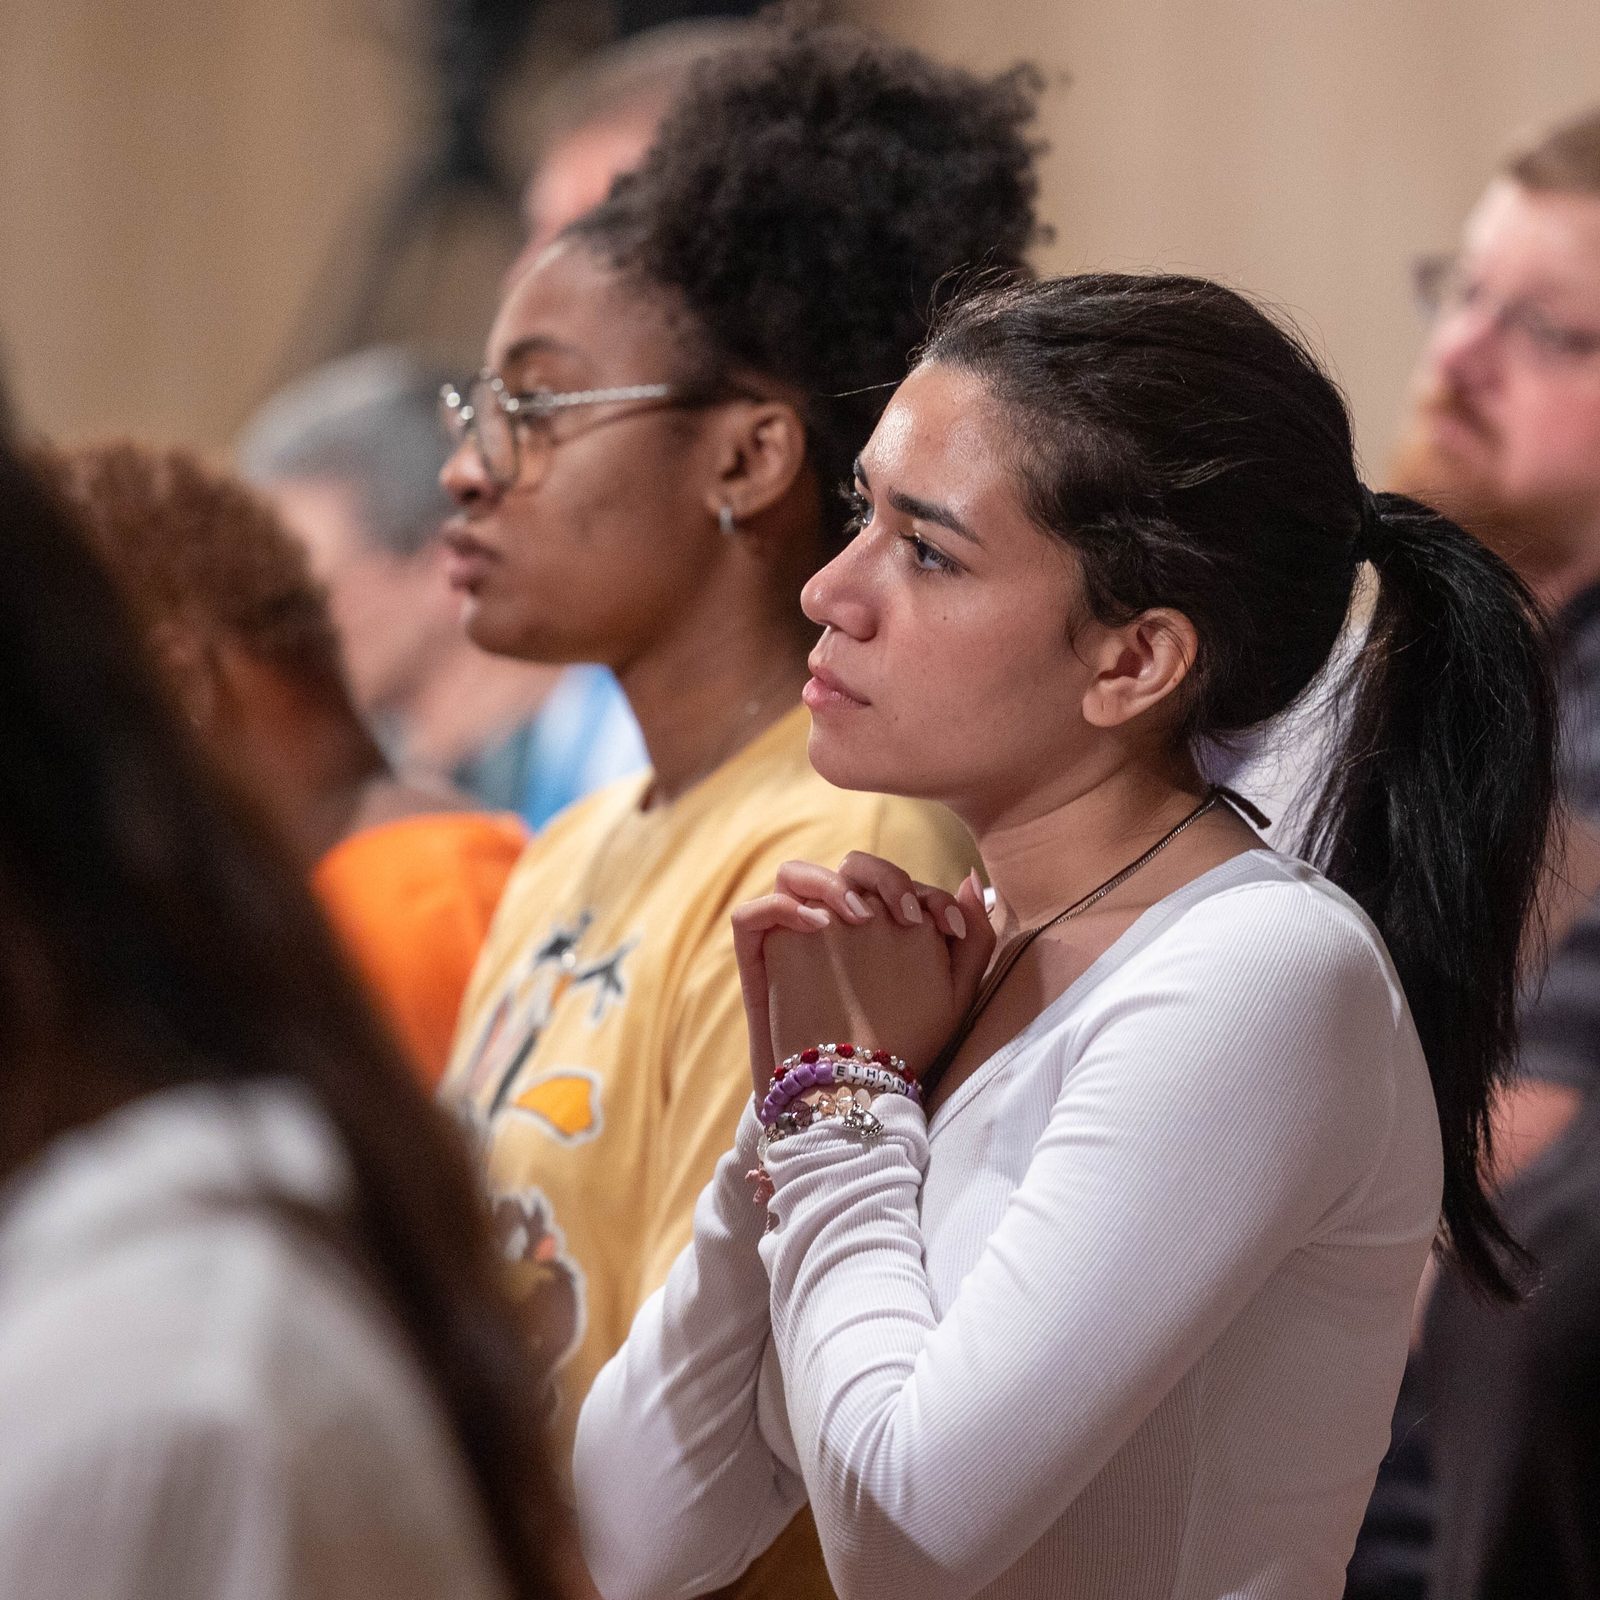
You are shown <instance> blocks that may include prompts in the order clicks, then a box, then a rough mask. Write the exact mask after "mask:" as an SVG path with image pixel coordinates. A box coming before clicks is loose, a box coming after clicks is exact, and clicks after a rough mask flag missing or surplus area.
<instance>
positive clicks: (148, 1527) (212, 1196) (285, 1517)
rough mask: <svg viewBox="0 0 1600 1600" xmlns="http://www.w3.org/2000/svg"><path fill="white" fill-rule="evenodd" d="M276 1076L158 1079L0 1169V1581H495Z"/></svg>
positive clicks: (180, 1595)
mask: <svg viewBox="0 0 1600 1600" xmlns="http://www.w3.org/2000/svg"><path fill="white" fill-rule="evenodd" d="M348 1192H349V1172H348V1168H347V1166H346V1163H345V1158H344V1156H343V1153H342V1151H341V1149H340V1147H339V1145H338V1143H337V1140H336V1138H335V1136H334V1133H333V1130H332V1128H331V1127H330V1125H329V1124H328V1122H327V1120H326V1118H325V1117H324V1116H323V1115H322V1113H321V1112H320V1111H319V1110H318V1109H317V1108H316V1106H315V1105H314V1104H313V1103H312V1102H311V1100H310V1099H309V1097H308V1096H307V1095H305V1094H304V1092H303V1091H301V1090H300V1089H298V1088H296V1087H295V1086H293V1085H291V1084H289V1083H287V1082H282V1083H255V1084H248V1085H238V1086H235V1087H231V1088H230V1087H226V1086H223V1085H210V1086H207V1085H195V1086H191V1087H183V1088H172V1089H166V1090H163V1091H161V1092H159V1093H156V1094H151V1095H149V1096H147V1097H145V1098H143V1099H140V1100H137V1101H135V1102H134V1103H132V1104H131V1105H128V1106H126V1107H124V1108H123V1109H121V1110H119V1111H115V1112H113V1113H111V1114H110V1115H109V1116H106V1117H105V1118H103V1119H102V1120H101V1121H99V1122H97V1123H94V1124H93V1125H91V1126H89V1127H86V1128H84V1129H83V1130H81V1131H79V1132H77V1133H73V1134H69V1135H67V1136H65V1137H63V1138H61V1139H59V1140H57V1141H56V1143H55V1144H54V1145H52V1146H51V1147H50V1149H49V1150H48V1151H46V1153H45V1154H43V1155H41V1156H40V1157H38V1158H37V1159H36V1160H35V1161H34V1162H33V1163H32V1164H31V1165H29V1166H28V1167H26V1168H24V1169H23V1170H22V1171H21V1172H19V1173H18V1174H17V1175H16V1177H15V1178H13V1179H12V1180H11V1182H10V1183H9V1184H7V1185H6V1186H5V1188H4V1189H0V1595H4V1596H6V1597H7V1600H11V1597H18V1600H21V1597H23V1596H26V1597H27V1600H498V1597H500V1596H503V1594H504V1592H505V1584H504V1582H503V1581H502V1579H501V1576H500V1574H499V1572H498V1569H497V1564H496V1563H495V1561H494V1558H493V1553H492V1551H491V1548H490V1545H489V1538H488V1530H487V1528H486V1526H485V1525H484V1522H483V1519H482V1517H481V1515H480V1513H479V1508H478V1504H477V1500H476V1497H475V1495H474V1493H473V1491H472V1488H471V1486H470V1483H469V1481H468V1477H467V1470H466V1465H465V1463H464V1461H463V1460H462V1459H461V1456H460V1453H459V1451H458V1449H457V1448H456V1444H455V1441H454V1438H453V1437H452V1435H451V1434H450V1432H449V1429H448V1426H447V1424H446V1421H445V1418H444V1416H443V1413H442V1411H441V1409H440V1407H439V1405H438V1403H437V1401H436V1400H435V1398H434V1395H433V1392H432V1390H431V1388H430V1387H429V1386H428V1384H427V1383H426V1381H425V1379H424V1377H423V1374H422V1372H421V1371H420V1369H419V1368H418V1366H417V1363H416V1360H415V1359H414V1357H413V1356H412V1355H411V1353H410V1351H409V1349H408V1348H407V1346H406V1345H405V1342H404V1340H403V1338H402V1336H401V1334H400V1331H399V1329H398V1328H397V1327H396V1326H395V1325H394V1323H393V1319H392V1318H391V1317H390V1316H389V1314H388V1312H387V1310H386V1308H385V1307H384V1306H383V1305H381V1304H380V1302H379V1300H378V1298H377V1296H376V1295H375V1293H374V1292H373V1290H372V1289H371V1288H370V1287H369V1286H368V1285H367V1284H366V1283H364V1282H363V1281H361V1280H360V1279H359V1278H358V1276H357V1273H356V1271H355V1269H354V1268H353V1267H352V1266H350V1265H348V1264H346V1263H345V1262H344V1261H343V1259H342V1258H340V1257H338V1256H336V1255H335V1253H334V1251H333V1250H332V1249H331V1248H329V1247H326V1246H324V1245H322V1244H320V1243H318V1242H317V1241H316V1240H315V1238H314V1237H313V1235H312V1233H311V1232H310V1231H309V1230H307V1229H306V1228H304V1227H301V1226H299V1225H297V1224H296V1223H295V1222H294V1221H293V1220H292V1219H291V1218H290V1217H289V1216H288V1215H287V1214H286V1211H285V1209H284V1207H283V1206H275V1205H273V1204H270V1203H268V1197H278V1198H280V1199H281V1200H283V1201H285V1202H290V1203H296V1204H300V1205H304V1206H307V1207H310V1208H313V1209H315V1210H318V1211H320V1210H322V1209H324V1208H328V1207H331V1206H335V1205H337V1204H339V1203H340V1202H342V1201H343V1200H344V1199H345V1198H346V1197H347V1195H348Z"/></svg>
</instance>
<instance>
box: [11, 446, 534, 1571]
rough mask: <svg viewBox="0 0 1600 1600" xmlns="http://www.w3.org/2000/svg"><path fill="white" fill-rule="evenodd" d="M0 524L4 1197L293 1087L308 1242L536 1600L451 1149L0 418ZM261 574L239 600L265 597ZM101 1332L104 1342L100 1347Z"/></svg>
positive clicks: (503, 1336) (514, 1428)
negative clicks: (398, 1346) (312, 1177)
mask: <svg viewBox="0 0 1600 1600" xmlns="http://www.w3.org/2000/svg"><path fill="white" fill-rule="evenodd" d="M0 528H3V533H4V540H5V547H6V552H7V560H8V580H9V581H8V582H7V583H6V584H5V585H3V586H0V673H3V674H4V678H5V682H6V685H7V688H8V705H9V706H10V710H11V715H10V718H9V720H8V722H7V741H6V760H5V762H4V763H0V1095H3V1097H4V1101H5V1106H6V1112H5V1116H4V1117H3V1118H0V1183H3V1182H5V1180H7V1179H9V1178H10V1177H12V1176H13V1175H14V1174H15V1173H17V1172H18V1171H19V1170H20V1169H21V1168H22V1167H24V1166H25V1165H27V1164H28V1163H29V1162H30V1161H31V1160H32V1159H33V1158H35V1157H37V1156H39V1155H40V1154H41V1153H42V1152H44V1151H45V1150H46V1149H48V1148H49V1147H50V1146H51V1145H52V1144H53V1143H54V1141H55V1140H57V1139H58V1138H60V1137H61V1136H63V1135H66V1134H68V1133H71V1132H73V1131H74V1130H77V1129H80V1128H84V1127H86V1126H88V1125H89V1124H91V1123H94V1122H96V1121H97V1120H98V1119H100V1118H101V1117H102V1116H104V1115H105V1114H107V1113H108V1112H111V1111H113V1110H116V1109H117V1108H119V1107H121V1106H123V1105H126V1104H128V1103H130V1102H133V1101H135V1100H138V1099H140V1098H141V1097H143V1096H146V1095H150V1094H153V1093H155V1092H157V1091H160V1090H163V1089H166V1088H169V1087H173V1086H177V1085H183V1084H200V1083H209V1084H244V1083H257V1082H264V1081H267V1080H287V1081H288V1082H289V1083H291V1084H292V1085H294V1086H296V1088H297V1089H298V1091H300V1092H303V1093H304V1094H305V1095H306V1096H307V1097H309V1099H310V1101H311V1102H312V1104H314V1106H315V1107H316V1109H317V1110H318V1112H320V1113H321V1115H322V1116H324V1117H325V1118H326V1120H327V1122H328V1123H329V1124H330V1126H331V1128H332V1130H333V1133H334V1135H335V1137H336V1140H337V1143H338V1146H339V1148H340V1150H341V1152H342V1154H343V1156H344V1158H345V1160H346V1162H347V1164H348V1169H349V1185H348V1195H347V1197H346V1198H345V1199H344V1200H343V1201H342V1202H341V1203H340V1204H339V1205H338V1207H337V1208H336V1210H335V1209H334V1208H330V1211H329V1214H328V1215H327V1216H325V1217H314V1218H307V1219H305V1222H304V1223H303V1224H302V1225H310V1226H311V1227H312V1232H313V1233H316V1232H317V1230H318V1229H319V1228H321V1229H323V1230H324V1231H323V1232H321V1233H318V1236H319V1237H322V1238H323V1239H324V1241H325V1242H326V1243H329V1244H333V1245H335V1247H336V1248H337V1249H342V1250H343V1251H345V1252H346V1253H347V1255H348V1256H349V1258H350V1260H351V1263H352V1265H353V1267H354V1269H355V1272H354V1276H353V1278H352V1279H351V1280H350V1281H351V1282H352V1283H360V1284H369V1285H370V1286H371V1288H372V1290H373V1291H375V1293H376V1295H377V1297H378V1301H379V1303H380V1305H381V1308H382V1310H383V1313H384V1314H385V1315H389V1316H392V1317H393V1319H394V1321H395V1323H396V1324H397V1325H398V1327H399V1330H400V1332H401V1334H402V1336H403V1338H404V1341H405V1344H406V1348H407V1349H408V1350H409V1351H410V1352H411V1353H412V1354H413V1355H414V1356H415V1359H416V1362H417V1364H418V1367H419V1368H420V1371H421V1373H422V1375H423V1377H424V1378H425V1380H426V1382H427V1384H428V1385H429V1387H430V1389H431V1390H432V1392H433V1394H434V1395H435V1396H436V1399H437V1402H438V1416H439V1418H440V1423H441V1426H442V1427H443V1428H445V1429H446V1430H447V1431H448V1433H449V1435H450V1437H451V1438H452V1439H453V1441H454V1444H455V1446H456V1447H457V1448H458V1450H459V1452H460V1455H461V1457H462V1459H463V1460H464V1462H465V1464H466V1467H467V1470H468V1473H469V1481H470V1482H471V1484H472V1487H473V1489H474V1490H475V1493H476V1498H477V1501H478V1504H479V1505H480V1507H481V1510H482V1514H483V1525H484V1527H485V1530H486V1533H487V1536H488V1538H489V1540H490V1543H491V1548H492V1550H493V1552H494V1554H495V1556H496V1557H497V1558H498V1564H499V1566H500V1568H501V1570H502V1571H503V1573H504V1574H505V1577H506V1580H507V1583H508V1591H507V1592H508V1593H511V1594H514V1595H517V1596H523V1597H529V1600H531V1597H534V1596H545V1595H548V1594H550V1593H552V1584H551V1582H550V1579H549V1576H548V1572H549V1555H548V1526H549V1524H548V1519H549V1516H550V1501H549V1500H548V1498H546V1497H545V1494H544V1477H543V1471H542V1466H541V1462H542V1455H543V1452H542V1448H541V1446H540V1443H539V1435H538V1432H537V1429H536V1427H535V1424H534V1420H533V1419H534V1403H533V1396H532V1395H531V1394H530V1393H529V1392H528V1385H529V1383H530V1382H531V1380H532V1374H531V1373H529V1372H528V1371H527V1365H526V1361H525V1357H524V1355H523V1352H522V1350H521V1346H520V1335H519V1334H518V1333H517V1331H516V1329H515V1326H514V1324H513V1322H512V1320H511V1318H510V1315H509V1313H508V1312H507V1310H506V1308H505V1306H504V1304H503V1301H502V1299H501V1295H500V1290H499V1286H498V1279H497V1276H496V1268H495V1265H494V1260H493V1256H492V1253H491V1251H490V1248H489V1245H488V1240H487V1235H486V1231H485V1227H484V1218H483V1216H482V1213H481V1209H480V1202H479V1200H478V1196H477V1189H476V1185H475V1182H474V1180H473V1178H472V1176H471V1172H470V1168H469V1165H468V1163H467V1161H466V1159H465V1156H464V1153H463V1152H462V1150H461V1149H460V1148H459V1146H458V1141H457V1139H456V1137H455V1136H454V1133H453V1130H451V1129H450V1128H449V1127H448V1126H447V1125H446V1123H445V1122H444V1120H443V1119H442V1117H441V1116H440V1114H439V1113H438V1112H437V1111H436V1110H435V1109H434V1108H433V1106H432V1105H431V1103H430V1102H429V1101H428V1100H427V1098H426V1097H425V1096H424V1095H423V1093H422V1091H421V1089H420V1088H419V1087H417V1086H416V1084H415V1083H414V1082H413V1080H412V1079H411V1077H410V1076H409V1073H408V1072H407V1070H406V1068H405V1067H404V1065H403V1064H402V1062H401V1061H400V1060H399V1058H398V1056H397V1054H396V1052H395V1049H394V1047H393V1046H392V1045H391V1044H390V1042H389V1041H388V1038H387V1036H386V1035H385V1034H384V1032H383V1031H382V1029H381V1028H380V1027H379V1026H378V1024H377V1023H376V1022H375V1021H374V1020H373V1018H372V1016H371V1013H370V1012H369V1011H368V1009H367V1007H366V1005H365V1004H364V1003H363V1001H362V999H361V997H360V995H359V994H358V992H357V990H356V989H355V987H354V985H353V983H352V981H351V980H350V979H349V978H348V977H347V976H346V970H345V967H344V964H343V962H342V960H341V959H340V957H339V955H338V953H337V952H336V950H335V948H334V946H333V943H332V940H331V937H330V935H329V934H328V932H327V929H326V927H325V926H324V924H323V922H322V920H321V918H320V917H319V916H318V914H317V912H316V910H315V908H314V906H313V904H312V902H311V900H310V898H309V897H308V894H307V892H306V890H305V888H304V887H303V885H302V884H301V882H300V881H299V875H298V873H297V872H296V871H295V870H294V869H293V868H292V867H291V866H290V865H289V864H288V863H287V862H286V861H285V860H284V859H282V857H281V855H280V853H279V851H278V849H277V847H276V845H275V843H274V841H272V840H271V839H270V838H269V836H268V835H267V834H266V833H265V832H264V830H263V829H262V828H261V826H260V825H259V824H258V822H257V821H256V820H255V818H254V817H253V815H252V814H251V813H250V812H249V811H248V810H247V809H246V808H245V807H244V806H243V805H241V804H240V803H239V801H238V800H237V799H236V798H235V796H234V795H233V793H232V792H231V790H230V789H229V788H228V787H227V786H226V785H225V784H223V783H221V782H220V781H219V780H218V779H217V777H216V776H215V774H214V773H213V772H212V770H211V768H210V766H209V764H208V762H207V761H206V759H205V758H204V756H203V754H202V753H201V751H200V750H199V749H198V748H197V746H196V743H195V741H194V740H193V739H192V737H191V735H190V732H189V730H188V729H187V728H186V726H185V723H184V719H183V717H182V715H181V713H180V712H179V711H178V710H177V708H176V707H175V706H174V704H173V701H172V698H171V697H170V696H169V695H168V694H166V693H164V692H162V689H161V687H160V685H159V683H158V678H157V674H156V673H155V672H153V671H152V670H151V667H150V664H149V663H148V661H147V652H146V649H145V647H144V646H145V641H144V640H143V639H142V638H141V636H140V632H139V630H138V628H137V627H136V625H135V623H134V622H133V620H132V619H131V618H130V616H129V614H128V612H127V610H126V607H125V604H124V602H123V599H122V597H121V595H120V593H119V586H118V585H117V584H116V583H115V582H114V581H113V580H112V579H111V577H110V576H109V575H108V574H107V572H106V571H105V570H104V568H103V567H102V566H101V564H100V563H99V562H98V561H97V560H96V559H95V557H94V555H93V553H92V551H91V548H90V544H89V542H88V541H87V540H86V539H85V537H84V535H83V532H82V530H81V529H80V527H79V526H78V525H77V524H76V522H75V520H74V518H73V517H72V515H71V514H70V512H69V510H68V508H67V506H66V504H65V503H64V501H63V500H62V498H61V496H60V495H59V494H56V493H54V492H52V491H51V490H50V489H48V488H47V487H46V485H45V483H44V482H43V480H42V479H41V478H40V476H39V475H38V474H37V472H36V471H35V470H33V469H32V468H31V467H30V466H28V465H25V464H24V462H23V461H22V459H21V458H20V456H19V454H18V452H17V451H16V449H15V447H14V446H13V444H12V442H11V440H10V438H9V435H8V434H7V433H6V432H5V430H4V428H3V425H0ZM270 578H271V575H270V574H262V575H260V582H259V583H258V584H257V585H256V587H255V588H253V589H252V590H250V594H251V596H252V598H254V599H260V598H262V597H264V596H266V595H267V594H269V593H271V592H272V583H271V581H270ZM293 588H294V586H293V585H290V594H291V596H292V592H293ZM269 609H270V608H269ZM251 614H252V616H254V615H255V612H254V611H252V612H251ZM259 620H260V623H261V626H262V628H263V629H264V630H265V631H264V633H263V635H262V637H263V638H264V639H266V640H268V641H270V642H271V646H272V647H276V645H277V643H279V642H281V641H282V640H283V639H285V638H287V637H289V636H292V635H293V634H294V633H295V631H296V630H297V629H299V628H301V627H302V626H307V627H308V628H309V632H308V634H307V637H309V638H310V639H312V640H313V641H315V640H316V639H317V638H318V637H319V634H318V629H317V627H316V626H314V625H310V624H308V623H307V622H306V619H305V618H303V617H302V616H300V615H299V614H298V612H297V611H296V608H295V606H294V605H292V604H290V605H288V606H287V607H286V611H285V614H284V615H283V616H281V617H278V618H276V619H274V618H272V617H269V616H267V615H265V614H263V615H261V616H260V619H259ZM323 665H325V663H324V664H323ZM319 670H321V668H320V667H319ZM260 1199H261V1202H262V1204H263V1205H264V1206H270V1205H271V1204H272V1203H273V1202H274V1199H275V1196H274V1194H273V1193H272V1192H270V1191H268V1192H263V1193H262V1194H261V1196H260ZM308 1237H309V1235H308ZM108 1248H115V1245H114V1244H113V1245H110V1246H108ZM130 1309H132V1308H130ZM130 1325H131V1326H137V1325H138V1324H137V1321H136V1319H135V1320H132V1321H131V1323H130ZM106 1335H107V1342H108V1346H109V1347H113V1348H114V1347H115V1342H116V1337H117V1330H116V1329H108V1330H106ZM90 1465H91V1464H90V1463H87V1462H86V1463H84V1466H85V1470H86V1471H88V1469H89V1467H90ZM85 1481H93V1479H92V1477H88V1478H86V1479H85ZM140 1481H141V1482H142V1481H143V1479H141V1480H140ZM152 1481H156V1480H154V1479H153V1480H152ZM292 1491H293V1486H292V1485H285V1486H284V1494H285V1495H286V1496H288V1495H290V1494H291V1493H292ZM130 1492H133V1491H130ZM92 1509H93V1508H92V1507H89V1506H87V1505H86V1506H85V1507H84V1519H85V1526H86V1527H87V1526H88V1519H89V1517H90V1514H91V1511H92ZM156 1525H157V1524H156V1521H155V1519H152V1527H155V1526H156ZM184 1537H185V1539H193V1538H194V1537H197V1535H196V1534H195V1533H194V1531H193V1530H192V1529H187V1528H186V1529H185V1531H184Z"/></svg>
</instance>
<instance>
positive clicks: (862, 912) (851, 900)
mask: <svg viewBox="0 0 1600 1600" xmlns="http://www.w3.org/2000/svg"><path fill="white" fill-rule="evenodd" d="M844 903H845V905H846V906H847V907H848V908H849V911H850V915H851V916H853V917H870V916H871V915H872V913H871V912H870V911H868V910H867V902H866V901H865V900H863V899H862V898H861V896H860V895H858V894H857V893H856V892H855V890H854V889H850V890H847V891H846V892H845V897H844Z"/></svg>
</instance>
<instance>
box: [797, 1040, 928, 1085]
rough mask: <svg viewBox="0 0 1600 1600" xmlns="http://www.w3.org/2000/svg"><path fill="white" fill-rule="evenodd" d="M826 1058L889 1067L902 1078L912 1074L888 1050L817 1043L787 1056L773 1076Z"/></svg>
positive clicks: (813, 1064) (898, 1058)
mask: <svg viewBox="0 0 1600 1600" xmlns="http://www.w3.org/2000/svg"><path fill="white" fill-rule="evenodd" d="M824 1058H826V1059H827V1060H829V1061H858V1062H860V1063H861V1065H862V1066H874V1067H887V1068H888V1069H889V1071H890V1072H898V1073H899V1074H900V1076H901V1077H902V1078H909V1077H910V1076H911V1068H910V1067H908V1066H907V1065H906V1064H905V1062H903V1061H902V1060H901V1059H900V1057H899V1056H892V1055H890V1054H889V1052H888V1051H887V1050H868V1049H867V1048H866V1047H865V1046H864V1045H855V1044H815V1045H812V1046H811V1047H810V1049H807V1050H799V1051H796V1052H795V1054H794V1055H792V1056H785V1057H784V1059H783V1060H782V1061H780V1062H779V1063H778V1066H777V1070H776V1071H775V1072H774V1073H773V1077H775V1078H781V1077H783V1076H784V1074H785V1073H788V1072H792V1071H794V1069H795V1068H796V1067H803V1066H804V1067H810V1066H815V1065H816V1064H817V1062H819V1061H821V1060H823V1059H824Z"/></svg>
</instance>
